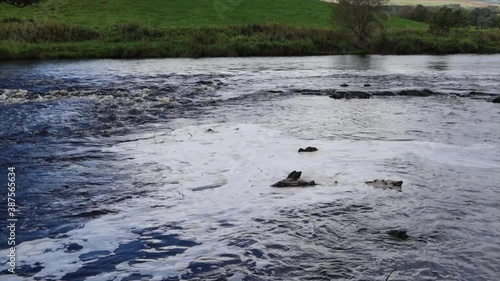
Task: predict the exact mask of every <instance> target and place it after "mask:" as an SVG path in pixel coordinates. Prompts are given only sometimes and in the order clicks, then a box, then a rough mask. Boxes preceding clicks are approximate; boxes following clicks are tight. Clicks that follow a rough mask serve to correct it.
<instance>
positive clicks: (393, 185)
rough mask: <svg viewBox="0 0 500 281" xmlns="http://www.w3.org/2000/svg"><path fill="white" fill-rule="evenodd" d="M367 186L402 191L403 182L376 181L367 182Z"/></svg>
mask: <svg viewBox="0 0 500 281" xmlns="http://www.w3.org/2000/svg"><path fill="white" fill-rule="evenodd" d="M365 183H366V184H367V185H370V186H373V187H375V188H382V189H387V188H388V189H394V190H397V191H400V192H401V190H402V186H403V181H393V180H374V181H366V182H365Z"/></svg>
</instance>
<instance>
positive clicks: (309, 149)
mask: <svg viewBox="0 0 500 281" xmlns="http://www.w3.org/2000/svg"><path fill="white" fill-rule="evenodd" d="M315 151H318V149H317V148H316V147H312V146H308V147H306V148H305V149H304V148H299V152H315Z"/></svg>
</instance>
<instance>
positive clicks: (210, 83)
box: [195, 80, 215, 85]
mask: <svg viewBox="0 0 500 281" xmlns="http://www.w3.org/2000/svg"><path fill="white" fill-rule="evenodd" d="M195 84H197V85H213V84H215V82H213V81H206V80H200V81H196V82H195Z"/></svg>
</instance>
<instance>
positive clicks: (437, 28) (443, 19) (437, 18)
mask: <svg viewBox="0 0 500 281" xmlns="http://www.w3.org/2000/svg"><path fill="white" fill-rule="evenodd" d="M454 18H455V15H454V12H453V10H452V9H450V8H448V7H442V8H441V9H439V10H438V11H437V12H435V13H434V15H432V19H431V22H430V24H429V30H430V31H431V32H432V33H440V34H448V32H450V29H451V28H452V27H453V26H454Z"/></svg>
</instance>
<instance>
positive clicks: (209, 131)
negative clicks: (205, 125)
mask: <svg viewBox="0 0 500 281" xmlns="http://www.w3.org/2000/svg"><path fill="white" fill-rule="evenodd" d="M205 133H215V131H214V130H212V129H211V128H209V129H208V130H206V131H205Z"/></svg>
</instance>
